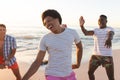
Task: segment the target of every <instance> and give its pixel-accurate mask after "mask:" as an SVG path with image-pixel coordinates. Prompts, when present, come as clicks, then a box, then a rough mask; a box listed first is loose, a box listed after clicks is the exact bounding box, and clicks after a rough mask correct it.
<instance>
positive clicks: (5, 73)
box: [0, 49, 120, 80]
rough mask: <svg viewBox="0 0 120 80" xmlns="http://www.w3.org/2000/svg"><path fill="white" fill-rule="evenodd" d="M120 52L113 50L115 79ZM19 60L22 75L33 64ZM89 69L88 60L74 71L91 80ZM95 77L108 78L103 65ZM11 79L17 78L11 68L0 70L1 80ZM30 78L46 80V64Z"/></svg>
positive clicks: (82, 79) (118, 79) (118, 78)
mask: <svg viewBox="0 0 120 80" xmlns="http://www.w3.org/2000/svg"><path fill="white" fill-rule="evenodd" d="M33 52H34V51H33ZM20 53H21V52H20ZM119 53H120V49H114V50H113V60H114V73H115V80H120V76H119V75H120V70H118V69H119V67H120V63H119V61H120V58H119V56H120V54H119ZM33 60H34V59H33ZM17 62H18V65H19V69H20V73H21V76H23V75H24V74H25V73H26V71H27V70H28V69H29V67H30V65H31V64H28V63H26V62H23V61H20V60H19V59H18V60H17ZM87 71H88V61H87V62H85V63H82V64H81V66H80V68H78V69H75V70H74V72H75V73H76V78H77V80H89V79H88V74H87ZM101 75H102V76H101ZM95 77H96V80H108V78H107V75H106V72H105V69H104V68H103V67H101V66H100V67H98V69H97V70H96V72H95ZM10 79H12V80H15V77H14V75H13V73H12V71H11V70H10V69H3V70H0V80H10ZM29 80H45V75H44V66H43V67H42V66H41V67H40V68H39V70H38V71H37V72H36V73H35V74H34V75H33V76H32V77H31V78H30V79H29Z"/></svg>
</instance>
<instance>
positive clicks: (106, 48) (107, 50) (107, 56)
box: [79, 15, 115, 80]
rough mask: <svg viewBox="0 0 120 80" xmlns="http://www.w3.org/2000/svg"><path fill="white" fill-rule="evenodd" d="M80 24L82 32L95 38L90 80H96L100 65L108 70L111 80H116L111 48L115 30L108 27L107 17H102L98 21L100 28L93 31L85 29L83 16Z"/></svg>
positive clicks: (90, 64)
mask: <svg viewBox="0 0 120 80" xmlns="http://www.w3.org/2000/svg"><path fill="white" fill-rule="evenodd" d="M79 22H80V27H81V30H82V32H83V33H84V34H85V35H86V36H93V38H94V53H93V55H92V57H91V59H90V62H89V70H88V75H89V80H95V76H94V72H95V70H96V69H97V68H98V67H99V66H100V65H102V66H103V67H104V68H105V69H106V72H107V76H108V78H109V80H115V79H114V64H113V58H112V48H111V46H112V38H113V35H114V30H113V28H112V27H108V26H107V25H106V24H107V16H105V15H100V17H99V19H98V24H99V28H95V29H94V30H91V31H87V30H86V29H85V28H84V23H85V21H84V19H83V17H82V16H81V17H80V20H79Z"/></svg>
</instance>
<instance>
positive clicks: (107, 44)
mask: <svg viewBox="0 0 120 80" xmlns="http://www.w3.org/2000/svg"><path fill="white" fill-rule="evenodd" d="M105 46H106V47H107V48H110V47H111V46H112V42H111V39H109V38H108V39H107V40H106V42H105Z"/></svg>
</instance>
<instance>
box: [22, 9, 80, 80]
mask: <svg viewBox="0 0 120 80" xmlns="http://www.w3.org/2000/svg"><path fill="white" fill-rule="evenodd" d="M42 21H43V25H44V26H45V27H46V28H47V29H48V30H50V33H48V34H46V35H44V36H43V37H42V38H41V40H40V44H39V52H38V55H37V57H36V60H35V61H34V62H33V63H32V65H31V67H30V69H29V70H28V71H27V73H26V74H25V75H24V77H23V79H22V80H28V79H29V78H30V77H31V76H32V75H33V74H34V73H35V72H36V71H37V70H38V68H39V66H40V64H41V62H42V61H43V58H44V56H45V54H46V51H47V52H48V54H49V57H48V64H47V66H46V69H45V77H46V80H76V77H75V73H74V72H73V70H72V69H76V68H79V67H80V63H81V58H82V43H81V39H80V37H79V35H78V33H77V32H76V31H75V30H73V29H70V28H67V27H66V28H65V27H61V23H62V18H61V16H60V14H59V13H58V12H57V11H56V10H54V9H48V10H46V11H44V12H43V13H42ZM73 42H75V45H76V55H77V56H76V57H77V62H76V64H73V65H72V45H73Z"/></svg>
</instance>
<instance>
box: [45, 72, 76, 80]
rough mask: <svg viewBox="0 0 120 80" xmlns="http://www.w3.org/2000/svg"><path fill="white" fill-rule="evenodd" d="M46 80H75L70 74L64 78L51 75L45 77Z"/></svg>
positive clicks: (73, 75)
mask: <svg viewBox="0 0 120 80" xmlns="http://www.w3.org/2000/svg"><path fill="white" fill-rule="evenodd" d="M46 80H77V79H76V78H75V73H74V72H72V73H71V74H70V75H69V76H66V77H56V76H51V75H46Z"/></svg>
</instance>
